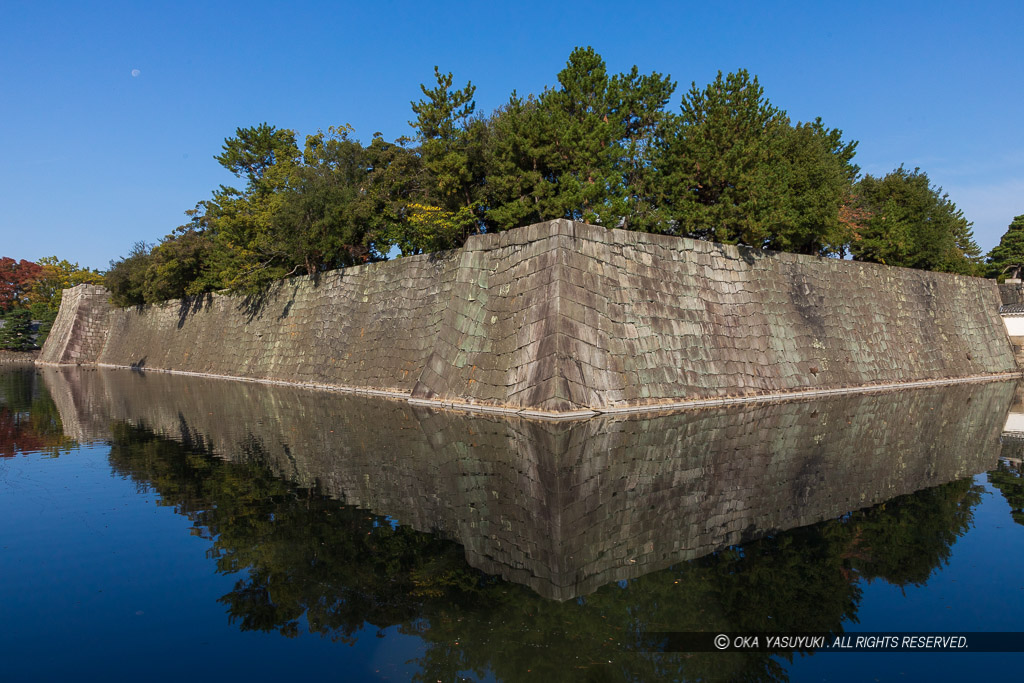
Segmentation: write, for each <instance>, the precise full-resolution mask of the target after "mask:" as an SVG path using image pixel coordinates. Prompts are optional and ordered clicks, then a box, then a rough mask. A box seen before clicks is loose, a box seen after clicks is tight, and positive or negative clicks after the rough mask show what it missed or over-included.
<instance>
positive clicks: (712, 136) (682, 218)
mask: <svg viewBox="0 0 1024 683" xmlns="http://www.w3.org/2000/svg"><path fill="white" fill-rule="evenodd" d="M856 144H857V143H855V142H850V143H846V142H843V141H842V131H839V130H834V129H829V128H826V127H825V125H824V124H823V123H822V121H821V119H820V118H819V119H817V120H815V121H814V122H813V123H804V124H798V125H796V126H792V125H791V124H790V122H789V118H788V117H787V116H786V113H785V112H784V111H782V110H780V109H778V108H776V107H775V106H773V105H772V104H771V103H770V102H769V101H768V100H767V98H765V96H764V90H763V88H762V87H761V85H760V84H759V83H758V80H757V77H756V76H755V77H751V76H750V74H748V73H747V72H746V71H745V70H742V69H741V70H739V71H738V72H736V73H730V74H728V75H726V76H725V77H723V76H722V74H721V72H719V74H718V76H717V77H716V79H715V81H714V82H713V83H711V84H709V85H708V86H707V87H706V88H704V89H700V88H698V87H697V85H696V83H694V84H693V85H692V87H691V88H690V91H689V93H687V94H686V95H684V97H683V103H682V114H681V116H680V118H679V124H678V126H677V128H676V130H675V131H674V134H673V135H672V136H671V137H670V138H669V139H668V140H667V141H666V150H667V151H666V160H665V164H664V167H665V176H666V183H667V190H666V195H667V197H668V199H667V203H668V205H669V207H670V215H671V216H672V219H673V231H674V232H678V233H681V234H685V235H688V236H690V237H695V238H698V239H709V240H714V241H716V242H724V243H735V244H742V245H746V246H750V247H755V248H769V249H775V250H781V251H793V252H798V253H805V254H833V253H838V254H841V253H842V248H843V244H844V241H845V240H844V238H845V234H844V232H843V230H842V228H841V222H840V214H839V211H840V207H841V206H842V204H843V201H844V199H845V198H846V197H847V196H848V195H849V194H850V188H851V186H852V183H853V181H854V178H855V177H856V175H857V167H856V166H854V165H853V164H852V163H851V162H852V159H853V155H854V150H855V149H856Z"/></svg>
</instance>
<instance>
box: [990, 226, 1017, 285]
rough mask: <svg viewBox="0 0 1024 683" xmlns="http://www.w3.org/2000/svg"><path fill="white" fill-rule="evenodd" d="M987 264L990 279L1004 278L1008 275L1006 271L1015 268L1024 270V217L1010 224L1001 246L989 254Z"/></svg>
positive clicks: (1000, 242)
mask: <svg viewBox="0 0 1024 683" xmlns="http://www.w3.org/2000/svg"><path fill="white" fill-rule="evenodd" d="M985 263H986V264H988V273H987V274H988V277H1000V278H1002V277H1004V276H1005V275H1006V272H1005V271H1006V270H1007V269H1008V268H1012V267H1014V266H1019V267H1022V268H1021V270H1024V215H1021V216H1017V217H1015V218H1014V219H1013V221H1011V222H1010V227H1008V228H1007V229H1006V232H1005V233H1003V236H1002V237H1001V238H1000V239H999V244H997V245H996V246H995V247H993V248H992V251H990V252H989V253H988V258H986V259H985Z"/></svg>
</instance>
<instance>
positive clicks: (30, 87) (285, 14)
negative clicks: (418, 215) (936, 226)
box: [0, 0, 1024, 269]
mask: <svg viewBox="0 0 1024 683" xmlns="http://www.w3.org/2000/svg"><path fill="white" fill-rule="evenodd" d="M1022 28H1024V2H1009V1H1007V2H974V3H966V2H962V1H961V2H939V1H936V0H931V1H928V2H899V1H898V0H893V1H892V2H842V3H840V2H826V1H823V0H822V1H819V2H770V1H766V0H762V1H761V2H751V3H746V2H736V1H734V2H728V3H709V2H701V3H688V2H652V3H639V4H638V5H636V6H635V7H631V6H630V5H629V4H627V3H623V2H604V1H603V0H591V1H590V2H585V3H570V2H557V1H554V0H548V1H547V2H532V1H521V0H519V1H517V2H509V3H500V4H494V5H490V6H489V5H488V4H487V3H483V2H472V3H468V2H467V3H461V2H448V3H445V2H422V0H421V1H419V2H390V1H388V0H377V1H375V2H364V3H343V2H303V1H302V0H294V2H291V3H285V2H281V1H279V0H278V1H276V2H263V1H261V0H247V1H245V2H216V1H210V2H195V1H192V0H177V1H176V2H173V3H164V2H158V1H148V2H124V3H113V2H111V3H107V2H70V1H69V2H46V1H45V0H33V1H23V0H4V1H3V2H2V3H0V256H11V257H14V258H19V259H20V258H27V259H30V260H34V259H38V258H40V257H42V256H47V255H54V254H56V255H57V256H60V257H61V258H66V259H69V260H71V261H78V262H79V263H81V264H82V265H84V266H89V267H94V268H99V269H106V268H107V267H108V264H109V261H110V260H111V259H115V258H117V257H119V256H122V255H124V254H125V253H127V252H128V250H129V249H130V248H131V245H132V244H133V243H134V242H136V241H138V240H144V241H147V242H156V241H158V240H159V239H160V238H161V237H162V236H164V235H165V234H167V233H168V232H170V231H171V230H173V229H174V228H175V227H176V226H178V225H180V224H181V223H183V222H184V213H183V212H184V211H185V210H186V209H190V208H192V207H193V206H194V205H195V203H196V202H197V201H199V200H201V199H205V198H208V197H209V196H210V193H211V192H212V191H213V190H214V189H215V188H216V187H217V185H219V184H221V183H225V184H232V182H233V180H234V179H233V177H232V176H231V175H230V174H229V173H228V172H227V171H224V170H223V169H221V167H220V166H219V165H218V164H217V163H216V162H215V161H214V160H213V156H214V155H215V154H218V153H219V152H220V148H221V145H222V144H223V141H224V138H226V137H230V136H232V135H233V134H234V132H235V129H236V128H238V127H247V126H251V125H256V124H259V123H261V122H264V121H266V122H268V123H271V124H273V125H275V126H278V127H280V128H291V129H294V130H296V131H297V132H298V133H299V134H300V139H301V136H303V135H306V134H309V133H314V132H316V130H317V129H319V128H323V129H326V128H327V127H328V126H330V125H337V124H343V123H348V124H351V125H353V126H354V127H355V130H356V137H358V138H359V139H361V140H363V141H364V142H368V141H369V140H370V138H371V137H372V135H373V133H374V132H375V131H380V132H381V133H383V134H384V136H385V137H386V138H388V139H394V138H396V137H398V136H399V135H405V134H408V133H409V132H410V130H411V129H410V128H409V126H408V121H409V119H410V118H411V110H410V106H409V103H410V101H412V100H415V99H419V96H420V92H419V87H418V86H419V84H420V83H429V82H431V80H432V77H433V67H434V65H435V64H436V65H439V66H440V67H441V69H442V70H443V71H451V72H454V74H455V79H456V83H457V84H464V83H465V82H466V81H467V80H471V81H472V82H473V83H474V84H475V85H476V86H477V91H476V101H477V109H478V111H483V112H490V111H491V110H493V109H494V108H496V107H497V106H500V105H501V104H503V103H504V102H505V101H506V100H507V98H508V95H509V94H510V93H511V91H512V90H513V89H515V90H517V91H518V92H519V94H521V95H524V94H527V93H531V92H532V93H539V92H540V91H541V90H542V89H543V88H544V86H545V85H552V84H554V83H555V82H556V74H557V73H558V71H559V70H560V69H561V68H562V67H563V66H564V65H565V62H566V59H567V58H568V56H569V53H570V52H571V51H572V49H573V47H575V46H586V45H590V46H593V47H594V49H596V50H597V51H598V52H599V53H600V54H601V55H602V56H603V57H604V58H605V61H606V62H607V63H608V67H609V71H610V72H612V73H618V72H621V71H625V70H628V69H629V68H630V67H631V66H632V65H634V64H636V65H637V66H638V67H639V68H640V70H641V71H642V72H645V73H649V72H651V71H658V72H661V73H668V74H671V76H672V77H673V79H675V80H676V81H678V83H679V87H678V89H677V91H676V95H675V96H674V99H673V102H672V107H673V109H675V110H676V111H678V106H679V98H680V95H681V94H682V93H683V92H684V91H685V90H686V89H688V87H689V85H690V83H691V82H692V81H696V82H697V84H698V85H699V86H703V85H705V84H706V83H708V82H709V81H710V80H712V79H713V78H714V77H715V74H716V72H717V71H718V70H722V71H723V72H728V71H735V70H736V69H738V68H746V69H747V70H749V71H750V72H751V73H753V74H756V75H757V76H758V78H759V80H760V81H761V84H762V86H763V87H764V89H765V92H766V94H767V96H768V98H769V99H770V100H771V102H772V103H773V104H774V105H776V106H778V107H780V108H782V109H785V110H786V111H787V112H788V113H789V115H790V117H791V118H792V119H793V120H808V119H813V118H814V117H815V116H821V117H822V118H823V119H824V122H825V124H826V125H828V126H830V127H835V128H840V129H842V130H843V131H844V134H845V137H846V139H852V140H858V141H859V142H860V146H859V147H858V151H857V157H856V159H855V161H856V162H857V163H858V164H859V165H860V166H861V169H862V171H863V172H866V173H871V174H874V175H879V174H885V173H887V172H888V171H890V170H892V169H894V168H896V167H897V166H899V165H900V164H904V165H905V166H907V167H909V168H914V167H915V166H920V167H921V168H922V169H923V170H924V171H925V172H927V173H928V176H929V177H930V179H931V180H932V182H933V184H936V185H940V186H942V187H943V188H944V190H945V191H946V192H948V193H949V195H950V198H951V199H952V200H953V201H954V202H956V204H957V206H958V207H959V208H961V209H962V210H963V211H964V213H965V215H966V216H967V218H968V219H969V220H972V221H973V222H974V232H975V238H976V240H977V241H978V243H979V244H980V246H981V247H982V249H984V250H985V251H988V250H989V249H991V248H992V247H993V246H995V244H997V243H998V241H999V237H1000V236H1001V235H1002V233H1003V232H1004V231H1005V230H1006V226H1007V225H1008V224H1009V222H1010V221H1011V220H1012V218H1013V217H1014V216H1015V215H1018V214H1024V125H1022V122H1021V115H1022V112H1024V87H1022V86H1024V78H1022V71H1024V69H1022V67H1024V50H1022V49H1021V45H1022V44H1024V40H1022V37H1021V31H1022Z"/></svg>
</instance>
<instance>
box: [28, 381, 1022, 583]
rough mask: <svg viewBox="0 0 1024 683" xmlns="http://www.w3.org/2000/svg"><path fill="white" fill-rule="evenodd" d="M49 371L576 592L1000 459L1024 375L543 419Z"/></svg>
mask: <svg viewBox="0 0 1024 683" xmlns="http://www.w3.org/2000/svg"><path fill="white" fill-rule="evenodd" d="M43 377H44V381H45V382H46V384H47V386H48V388H49V389H50V392H51V394H52V395H53V396H54V397H55V399H56V400H57V405H58V408H59V410H60V416H61V419H62V422H63V424H64V429H65V431H66V433H67V434H68V435H69V436H73V437H74V438H76V439H79V440H80V441H81V440H86V441H88V440H106V439H109V438H110V434H109V429H110V424H111V423H112V422H117V421H126V422H130V423H132V424H135V425H139V426H144V427H147V428H149V429H151V430H153V431H155V432H157V433H160V434H163V435H165V436H167V437H169V438H174V439H181V440H183V441H185V442H187V443H192V444H204V445H205V446H206V447H208V448H210V449H212V451H213V452H214V453H216V454H217V455H219V456H220V457H223V458H226V459H228V460H231V461H235V462H251V461H252V460H254V459H255V460H257V461H258V462H260V463H261V464H263V465H266V466H268V467H270V468H271V469H272V470H273V471H274V472H275V473H276V474H278V475H279V476H282V477H285V478H287V479H289V480H291V481H294V482H296V483H298V484H300V485H303V486H316V487H318V488H319V489H320V490H322V491H324V492H326V493H327V494H328V495H330V496H333V497H335V498H337V499H339V500H341V501H343V502H346V503H348V504H351V505H356V506H359V507H362V508H365V509H368V510H372V511H373V512H374V513H376V514H380V515H388V516H390V517H391V518H393V519H395V520H397V521H398V522H399V523H401V524H407V525H411V526H412V527H414V528H416V529H418V530H420V531H426V532H431V533H438V534H440V535H442V536H445V537H447V538H451V539H454V540H457V541H458V542H459V543H461V544H462V545H463V546H464V547H465V552H466V559H467V561H468V562H469V563H470V564H471V565H473V566H475V567H478V568H480V569H482V570H484V571H487V572H489V573H492V574H499V575H501V576H504V577H505V578H507V579H510V580H513V581H516V582H518V583H522V584H525V585H528V586H530V587H531V588H533V589H534V590H536V591H537V592H538V593H540V594H541V595H544V596H545V597H551V598H557V599H562V600H564V599H570V598H573V597H575V596H577V595H581V594H586V593H589V592H591V591H593V590H596V589H597V588H598V587H600V586H602V585H604V584H606V583H609V582H612V581H617V580H621V579H628V578H633V577H636V576H640V575H643V574H645V573H647V572H651V571H656V570H658V569H662V568H664V567H667V566H669V565H671V564H674V563H676V562H679V561H682V560H688V559H693V558H697V557H701V556H703V555H706V554H707V553H710V552H714V551H716V550H719V549H721V548H723V547H727V546H729V545H733V544H738V543H742V542H746V541H749V540H752V539H754V538H757V537H759V536H761V535H764V534H770V533H775V532H778V531H782V530H786V529H790V528H793V527H799V526H803V525H807V524H812V523H815V522H818V521H821V520H824V519H834V518H836V517H838V516H840V515H843V514H845V513H846V512H848V511H851V510H856V509H859V508H863V507H867V506H871V505H874V504H877V503H880V502H883V501H886V500H888V499H890V498H892V497H894V496H897V495H901V494H906V493H912V492H914V491H917V490H920V489H922V488H926V487H930V486H937V485H939V484H943V483H946V482H948V481H951V480H955V479H959V478H962V477H965V476H971V475H974V474H976V473H979V472H984V471H986V470H990V469H993V468H995V466H996V462H997V459H998V457H999V455H1000V452H1001V451H1000V443H999V435H1000V432H1001V431H1002V429H1003V425H1004V423H1005V420H1006V415H1007V410H1008V408H1009V406H1010V404H1011V403H1012V402H1013V399H1014V390H1015V388H1016V386H1017V385H1016V383H1015V382H991V383H984V384H961V385H957V386H950V387H939V388H927V389H918V390H915V391H904V392H889V393H884V394H875V395H845V396H832V397H828V398H825V399H820V400H816V401H813V402H811V401H790V402H785V403H775V404H758V405H734V406H729V407H722V408H715V409H701V410H694V411H688V412H682V413H675V414H670V415H663V416H657V417H640V416H615V417H611V416H602V417H598V418H594V419H591V420H586V421H573V422H545V421H534V420H526V419H522V418H518V417H506V416H493V415H472V414H466V413H461V412H452V411H448V412H443V411H435V410H431V409H429V408H426V407H423V406H418V405H410V404H408V403H406V402H404V401H394V400H384V399H377V398H372V397H360V396H349V395H344V394H336V393H332V392H323V391H311V390H308V389H303V388H299V387H286V386H271V385H266V384H256V383H242V382H228V381H223V380H214V379H206V378H194V377H176V376H173V375H163V374H157V375H150V374H144V373H137V372H130V371H126V370H100V371H88V370H78V369H65V368H44V369H43Z"/></svg>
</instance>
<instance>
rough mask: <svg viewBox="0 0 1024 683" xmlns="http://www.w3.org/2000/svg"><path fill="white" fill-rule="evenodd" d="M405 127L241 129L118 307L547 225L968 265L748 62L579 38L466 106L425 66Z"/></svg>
mask: <svg viewBox="0 0 1024 683" xmlns="http://www.w3.org/2000/svg"><path fill="white" fill-rule="evenodd" d="M434 75H435V80H436V83H435V84H434V85H433V87H427V86H421V89H422V94H423V97H422V99H420V100H418V101H416V102H413V103H412V115H413V120H412V121H411V122H410V124H411V126H412V129H413V132H414V134H413V136H412V137H409V138H406V137H402V138H399V139H398V140H395V141H394V142H388V141H386V140H384V138H383V137H382V136H381V135H380V134H379V133H377V134H375V135H374V136H373V138H372V140H371V141H370V143H369V144H362V143H361V142H359V141H358V140H356V139H355V138H354V136H353V130H352V129H351V128H350V127H349V126H338V127H331V128H328V130H327V132H323V131H321V132H318V133H316V134H315V135H309V136H306V138H305V142H304V144H303V145H302V146H301V147H300V145H299V142H298V140H297V134H296V133H295V132H294V131H291V130H286V129H279V128H276V127H274V126H272V125H268V124H266V123H264V124H261V125H259V126H255V127H251V128H239V129H238V130H237V131H236V134H235V136H234V137H232V138H229V139H227V140H226V141H225V143H224V147H223V152H222V153H221V154H220V155H218V156H216V157H215V158H216V160H217V161H218V162H219V163H220V164H221V165H222V166H224V167H225V168H227V169H229V170H230V171H232V172H233V173H234V174H235V175H236V176H237V177H238V178H239V180H240V182H241V183H243V185H242V187H241V188H235V187H226V186H221V187H220V188H219V189H217V190H216V191H214V193H213V196H212V197H211V198H210V199H206V200H203V201H200V202H199V203H198V204H197V205H196V207H195V208H194V209H192V210H191V211H188V212H186V213H187V215H188V216H189V220H188V222H187V223H186V224H185V225H182V226H180V227H179V228H177V229H176V230H175V231H174V232H173V233H171V234H170V235H167V236H166V237H165V238H164V239H163V240H161V241H160V243H159V244H157V245H156V246H151V245H147V244H145V243H142V242H140V243H137V244H136V245H135V247H134V248H133V249H132V250H131V252H130V253H129V254H128V255H127V256H125V257H124V258H122V259H120V260H118V261H116V262H112V263H111V269H110V271H109V272H108V273H107V284H108V286H109V287H110V288H111V290H112V292H113V294H114V301H115V303H118V304H120V305H130V304H138V303H144V302H152V301H160V300H164V299H170V298H177V297H181V296H183V295H193V294H200V293H203V292H208V291H213V290H221V289H227V290H231V291H234V292H253V291H256V290H259V289H260V288H262V287H263V286H265V285H266V284H267V283H268V282H270V281H273V280H275V279H278V278H282V277H286V276H289V275H297V274H315V273H317V272H320V271H323V270H329V269H334V268H340V267H344V266H348V265H352V264H358V263H365V262H368V261H375V260H381V259H384V258H386V257H387V255H388V254H390V253H393V252H394V251H396V250H397V252H399V253H401V254H402V255H408V254H416V253H423V252H431V251H436V250H442V249H451V248H455V247H458V246H460V245H461V244H462V243H463V242H464V241H465V240H466V238H467V237H468V236H469V235H472V234H476V233H482V232H488V233H489V232H495V231H500V230H508V229H510V228H516V227H520V226H524V225H530V224H532V223H537V222H540V221H545V220H550V219H554V218H570V219H573V220H578V221H584V222H587V223H592V224H595V225H603V226H605V227H608V228H624V229H628V230H640V231H644V232H655V233H663V234H669V235H679V236H686V237H694V238H698V239H707V240H714V241H717V242H724V243H728V244H740V245H745V246H749V247H753V248H756V249H774V250H780V251H790V252H796V253H801V254H817V255H821V256H829V257H836V258H853V259H855V260H860V261H872V262H876V263H886V264H890V265H896V266H908V267H914V268H924V269H930V270H941V271H948V272H954V273H964V274H975V275H979V274H982V272H983V265H982V259H981V251H980V249H979V248H978V245H977V244H976V243H975V242H974V239H973V235H972V232H971V223H970V222H968V221H967V220H966V219H965V218H964V216H963V213H962V212H961V211H959V210H958V209H957V208H956V206H955V205H954V204H953V203H952V202H951V201H950V200H949V199H948V197H947V196H946V195H944V194H943V193H942V190H941V189H939V188H937V187H933V186H932V185H931V183H930V182H929V180H928V176H927V175H926V174H925V173H924V172H922V171H920V170H919V169H914V170H907V169H905V168H903V167H902V166H901V167H900V168H897V169H896V170H894V171H892V172H891V173H889V174H888V175H886V176H884V177H881V178H876V177H874V176H871V175H863V176H862V175H861V174H860V172H859V168H858V167H857V166H856V165H855V164H854V163H853V158H854V152H855V149H856V146H857V143H856V142H852V141H846V140H844V139H843V136H842V131H840V130H838V129H834V128H829V127H827V126H826V125H825V124H824V123H823V122H822V121H821V119H820V118H819V119H816V120H815V121H812V122H809V123H793V122H792V121H791V120H790V118H789V117H788V116H787V114H786V112H785V111H783V110H781V109H778V108H777V107H775V106H773V105H772V104H771V103H770V102H769V101H768V99H767V98H766V97H765V95H764V92H763V89H762V88H761V86H760V85H759V84H758V81H757V78H756V77H752V76H751V75H749V74H748V73H747V72H746V71H744V70H740V71H738V72H736V73H731V74H728V75H724V76H723V75H722V74H721V73H719V75H718V77H717V78H716V79H715V80H714V82H712V83H710V84H708V85H707V86H706V87H704V88H699V87H697V85H696V84H693V85H692V87H691V88H690V89H689V90H688V91H687V92H685V93H683V95H682V97H681V99H675V102H678V103H679V106H678V113H676V106H675V105H673V104H671V103H672V102H673V100H674V98H673V94H674V92H675V90H676V84H675V82H673V81H672V80H671V79H670V78H669V77H668V76H663V75H661V74H659V73H651V74H646V75H644V74H640V73H639V72H638V70H637V68H636V67H633V69H632V70H631V71H629V72H628V73H622V74H617V75H610V74H608V72H607V69H606V66H605V63H604V61H603V60H602V58H601V57H600V56H599V55H598V54H597V53H595V52H594V51H593V50H592V49H590V48H577V49H576V50H574V51H573V52H572V54H571V55H570V57H569V61H568V64H567V65H566V67H565V69H563V70H562V71H561V72H560V73H559V74H558V77H557V78H558V84H557V85H556V86H554V87H551V88H547V89H545V90H544V92H542V93H541V94H540V95H529V96H527V97H521V96H519V95H518V94H517V93H515V92H513V93H512V95H511V96H510V97H509V100H508V102H507V103H506V104H505V105H504V106H502V107H500V108H498V109H497V110H495V111H493V112H491V113H490V114H489V115H482V114H480V113H478V112H477V111H476V106H475V103H474V100H473V96H474V92H475V87H474V86H473V85H472V84H471V83H467V84H466V85H465V86H464V87H461V88H457V87H455V86H454V85H453V78H452V75H451V74H444V73H441V72H440V71H439V70H438V69H437V68H435V74H434Z"/></svg>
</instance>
